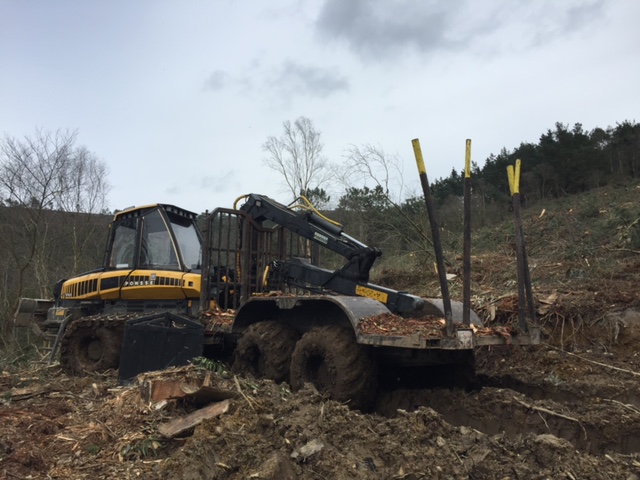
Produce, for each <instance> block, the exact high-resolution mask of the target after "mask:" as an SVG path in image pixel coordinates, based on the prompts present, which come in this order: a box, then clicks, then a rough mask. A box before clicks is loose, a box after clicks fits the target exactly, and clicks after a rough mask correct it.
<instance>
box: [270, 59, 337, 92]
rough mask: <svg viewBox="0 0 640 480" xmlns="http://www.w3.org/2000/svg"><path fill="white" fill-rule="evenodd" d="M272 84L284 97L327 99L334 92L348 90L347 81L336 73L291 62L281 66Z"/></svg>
mask: <svg viewBox="0 0 640 480" xmlns="http://www.w3.org/2000/svg"><path fill="white" fill-rule="evenodd" d="M272 83H273V85H274V86H276V87H277V89H278V90H280V92H281V93H283V94H285V95H286V96H289V95H290V94H291V93H295V94H300V95H306V96H310V97H319V98H327V97H329V96H330V95H332V94H334V93H336V92H340V91H348V90H349V82H348V80H347V79H346V78H345V77H344V76H342V75H340V74H339V73H338V72H336V71H332V70H330V69H326V68H318V67H310V66H305V65H301V64H299V63H295V62H293V61H286V62H285V63H284V64H283V65H282V68H281V69H280V71H279V72H278V73H277V75H276V77H275V79H274V80H273V81H272Z"/></svg>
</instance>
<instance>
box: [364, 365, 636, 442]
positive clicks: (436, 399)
mask: <svg viewBox="0 0 640 480" xmlns="http://www.w3.org/2000/svg"><path fill="white" fill-rule="evenodd" d="M625 387H626V386H622V385H621V388H620V389H617V390H615V391H613V390H612V391H607V392H604V393H605V394H606V395H603V396H601V395H600V394H601V393H603V392H597V393H596V394H594V393H586V392H585V393H582V392H579V391H573V390H570V389H564V388H561V387H558V386H554V385H552V384H548V385H546V384H545V385H540V384H527V383H525V382H522V381H520V380H517V379H515V378H512V377H508V376H505V377H486V376H479V377H478V382H477V384H476V385H474V388H473V389H471V390H465V389H462V388H456V387H453V388H452V387H451V386H447V387H443V386H435V387H434V386H433V385H430V386H429V388H405V387H403V386H398V387H397V388H392V389H386V390H383V391H381V392H380V394H379V396H378V402H377V404H376V412H377V413H378V414H381V415H384V416H387V417H393V416H395V415H396V414H397V411H398V409H401V410H406V411H413V410H416V409H417V408H419V407H421V406H426V407H430V408H432V409H433V410H435V411H436V412H438V413H439V414H440V415H442V417H443V418H444V419H445V421H447V422H448V423H450V424H451V425H454V426H466V427H470V428H474V429H476V430H478V431H480V432H482V433H484V434H487V435H491V436H493V435H506V436H508V437H516V436H518V435H521V434H525V433H532V434H534V435H542V434H549V433H551V434H553V435H555V436H556V437H559V438H563V439H566V440H568V441H569V442H571V443H572V444H573V446H574V447H575V448H576V449H577V450H579V451H582V452H586V453H590V454H595V455H598V454H606V453H607V452H616V453H620V454H631V453H637V452H640V436H639V435H638V432H640V408H638V407H637V402H638V395H637V393H635V392H633V391H629V390H627V389H626V388H625Z"/></svg>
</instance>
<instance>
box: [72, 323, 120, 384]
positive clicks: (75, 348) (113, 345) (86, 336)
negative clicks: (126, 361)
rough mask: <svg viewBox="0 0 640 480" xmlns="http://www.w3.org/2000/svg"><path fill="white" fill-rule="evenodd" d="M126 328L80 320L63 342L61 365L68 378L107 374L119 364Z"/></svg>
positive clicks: (118, 325)
mask: <svg viewBox="0 0 640 480" xmlns="http://www.w3.org/2000/svg"><path fill="white" fill-rule="evenodd" d="M122 334H123V328H122V325H121V324H120V323H116V322H112V323H110V322H103V321H101V320H100V319H93V320H90V319H81V320H77V321H76V322H74V323H72V324H71V325H70V326H69V328H68V330H67V331H66V332H65V334H64V337H63V339H62V345H61V351H60V365H61V367H62V369H63V370H64V371H65V372H66V373H69V374H74V375H78V374H81V373H83V372H104V371H106V370H109V369H117V368H118V366H119V364H120V349H121V347H122Z"/></svg>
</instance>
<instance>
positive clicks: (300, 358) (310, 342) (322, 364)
mask: <svg viewBox="0 0 640 480" xmlns="http://www.w3.org/2000/svg"><path fill="white" fill-rule="evenodd" d="M306 382H308V383H312V384H313V385H314V386H315V387H316V388H317V389H318V391H320V392H323V393H328V394H329V396H330V397H331V398H333V399H334V400H337V401H339V402H348V403H349V405H350V406H351V407H352V408H357V409H361V410H367V409H369V408H371V406H372V405H373V403H374V400H375V393H376V389H377V369H376V364H375V361H374V360H373V358H372V357H371V354H370V352H369V351H368V350H367V349H366V347H364V346H362V345H358V344H357V343H356V338H355V335H354V334H353V332H352V331H351V330H349V329H347V328H343V327H339V326H337V325H328V326H324V327H317V328H314V329H312V330H310V331H309V332H307V333H305V334H304V335H303V336H302V338H301V339H300V341H298V343H297V344H296V348H295V350H294V351H293V355H292V356H291V388H292V389H293V390H298V389H300V388H302V386H303V385H304V384H305V383H306Z"/></svg>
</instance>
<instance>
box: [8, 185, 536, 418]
mask: <svg viewBox="0 0 640 480" xmlns="http://www.w3.org/2000/svg"><path fill="white" fill-rule="evenodd" d="M241 199H244V203H243V205H242V206H241V207H240V208H236V205H237V203H238V202H239V201H240V200H241ZM236 205H234V208H233V209H226V208H218V209H216V210H215V211H214V212H213V213H212V214H211V215H209V216H208V217H207V218H206V221H205V225H204V228H203V232H204V238H203V235H202V234H201V232H200V230H199V228H198V226H197V224H196V215H195V214H194V213H191V212H188V211H186V210H182V209H180V208H177V207H175V206H172V205H165V204H157V205H149V206H144V207H137V208H131V209H127V210H124V211H122V212H119V213H117V214H116V215H115V217H114V220H113V222H112V223H111V225H110V226H109V234H108V240H107V245H106V249H105V255H104V263H103V266H102V267H101V268H98V269H96V270H94V271H91V272H87V273H85V274H82V275H78V276H76V277H73V278H70V279H67V280H61V281H60V282H58V283H57V284H56V287H55V290H54V299H55V300H54V301H55V306H53V307H52V308H50V309H49V310H48V312H47V318H46V321H44V322H43V323H41V326H42V327H43V328H44V329H49V330H50V331H55V332H57V334H56V340H55V342H54V347H53V352H52V355H53V354H55V350H56V348H57V347H58V346H59V349H60V364H61V366H62V368H63V369H64V370H65V371H67V372H68V373H74V374H80V373H82V372H84V371H104V370H107V369H109V368H118V365H119V359H120V350H121V348H122V340H123V333H124V329H125V322H126V321H127V320H131V319H135V318H139V317H143V316H146V315H149V314H150V313H157V312H168V311H170V312H173V313H175V314H178V315H182V316H184V317H187V318H189V319H191V320H194V319H197V320H199V321H201V322H202V323H205V324H206V326H207V329H206V331H205V340H204V343H205V345H207V344H208V345H212V346H217V347H223V348H225V349H227V350H228V349H229V348H235V355H234V369H236V370H237V371H240V372H248V373H251V374H253V375H255V376H262V377H266V378H270V379H273V380H275V381H289V382H290V383H291V386H292V388H294V389H297V388H300V387H301V386H302V385H303V384H304V382H311V383H313V384H315V385H316V387H317V388H318V389H319V390H320V391H325V392H328V393H329V394H330V395H331V396H332V397H333V398H335V399H337V400H339V401H350V402H351V405H352V406H354V407H359V408H367V407H368V406H369V405H370V402H371V401H372V399H373V398H374V393H375V389H376V388H377V371H378V367H385V368H386V367H392V368H398V367H400V368H402V367H421V366H428V365H451V366H452V367H459V366H465V367H469V366H472V364H473V355H474V353H473V352H474V350H473V349H474V347H476V346H479V345H492V344H493V345H497V344H505V343H507V342H511V343H514V344H534V343H538V342H539V330H538V329H537V328H536V327H531V328H529V329H528V331H518V330H515V331H513V332H511V333H510V334H509V335H506V336H505V335H504V332H503V334H497V333H496V331H492V330H490V329H482V328H481V322H480V320H479V319H478V317H477V315H475V313H473V312H471V324H469V325H464V324H462V318H463V315H462V304H461V303H460V302H452V317H453V318H452V320H451V321H452V322H456V324H455V329H453V328H452V329H451V330H452V331H453V335H449V336H448V335H446V328H445V325H444V323H445V321H446V320H444V313H443V312H444V310H443V305H442V301H441V300H439V299H423V298H420V297H417V296H415V295H411V294H408V293H405V292H399V291H396V290H392V289H388V288H385V287H382V286H379V285H373V284H370V283H369V272H370V269H371V267H372V266H373V264H374V262H375V260H376V259H377V258H378V257H379V256H380V255H381V251H380V250H379V249H377V248H371V247H368V246H366V245H364V244H362V243H361V242H359V241H357V240H355V239H354V238H352V237H350V236H348V235H346V234H345V233H344V232H343V231H342V227H341V226H340V225H338V224H337V223H335V222H333V221H331V220H329V219H327V218H326V217H324V216H322V215H321V214H320V213H319V212H317V211H316V210H315V209H314V208H313V207H312V206H311V204H309V203H308V201H306V199H300V200H299V203H298V204H296V205H292V206H285V205H282V204H280V203H278V202H276V201H274V200H272V199H270V198H268V197H266V196H262V195H257V194H250V195H246V196H245V197H240V198H239V199H238V200H237V201H236ZM327 251H328V252H327ZM324 253H328V255H323V254H324ZM336 254H338V255H339V256H341V257H343V260H341V261H340V263H344V259H346V260H347V261H346V263H344V264H343V265H342V266H341V267H339V268H337V269H336V268H327V267H326V266H323V267H321V266H320V265H321V264H322V263H324V264H327V262H329V263H331V262H333V263H334V264H335V262H336V259H337V258H339V257H338V256H337V255H336ZM325 257H328V258H325ZM42 305H43V301H41V300H38V301H34V300H31V299H23V308H21V309H19V313H22V314H24V313H25V312H28V311H30V312H31V313H33V311H35V312H37V311H42V310H43V308H42ZM18 317H19V315H18V316H17V318H18ZM479 327H480V330H479V329H478V328H479ZM477 332H482V335H480V334H478V333H477ZM506 337H508V339H507V338H506ZM463 370H464V369H463ZM452 371H453V370H452Z"/></svg>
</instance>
